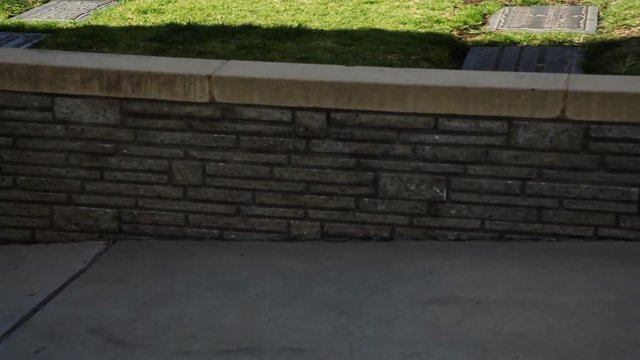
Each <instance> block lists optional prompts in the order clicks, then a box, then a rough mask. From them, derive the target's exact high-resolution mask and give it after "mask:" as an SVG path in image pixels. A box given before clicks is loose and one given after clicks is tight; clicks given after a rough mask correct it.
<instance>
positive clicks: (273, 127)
mask: <svg viewBox="0 0 640 360" xmlns="http://www.w3.org/2000/svg"><path fill="white" fill-rule="evenodd" d="M192 126H193V128H194V129H197V130H204V131H207V132H215V133H230V134H255V135H273V136H282V135H292V134H293V133H294V129H293V127H292V126H290V125H280V124H274V123H267V122H264V123H261V124H247V123H238V122H237V121H233V122H230V121H215V122H212V121H194V122H192Z"/></svg>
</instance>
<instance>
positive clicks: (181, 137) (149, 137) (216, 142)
mask: <svg viewBox="0 0 640 360" xmlns="http://www.w3.org/2000/svg"><path fill="white" fill-rule="evenodd" d="M137 140H138V141H140V142H146V143H154V144H172V145H187V146H207V147H230V146H235V145H236V137H235V136H233V135H213V134H200V133H178V132H163V131H147V130H138V131H137Z"/></svg>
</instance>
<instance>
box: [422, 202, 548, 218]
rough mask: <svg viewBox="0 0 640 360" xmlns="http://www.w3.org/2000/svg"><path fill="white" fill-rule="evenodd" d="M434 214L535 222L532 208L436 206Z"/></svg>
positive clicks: (534, 212)
mask: <svg viewBox="0 0 640 360" xmlns="http://www.w3.org/2000/svg"><path fill="white" fill-rule="evenodd" d="M434 207H435V208H434V209H435V214H436V215H437V216H441V217H456V218H457V217H461V218H475V219H489V220H522V221H536V220H537V218H538V213H537V211H536V209H534V208H525V207H515V206H495V205H466V204H465V205H463V204H437V205H434Z"/></svg>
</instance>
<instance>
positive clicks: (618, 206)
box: [563, 200, 638, 213]
mask: <svg viewBox="0 0 640 360" xmlns="http://www.w3.org/2000/svg"><path fill="white" fill-rule="evenodd" d="M563 203H564V207H565V208H567V209H576V210H594V211H613V212H622V213H635V212H637V211H638V205H636V204H630V203H619V202H604V201H587V200H564V201H563Z"/></svg>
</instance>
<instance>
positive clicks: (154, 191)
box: [85, 182, 182, 198]
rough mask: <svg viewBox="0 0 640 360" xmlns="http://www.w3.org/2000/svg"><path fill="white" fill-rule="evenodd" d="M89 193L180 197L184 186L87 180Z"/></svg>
mask: <svg viewBox="0 0 640 360" xmlns="http://www.w3.org/2000/svg"><path fill="white" fill-rule="evenodd" d="M85 187H86V191H87V192H88V193H102V194H118V195H135V196H148V197H161V198H180V197H182V188H181V187H173V186H167V185H142V184H123V183H112V182H87V183H86V184H85Z"/></svg>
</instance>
